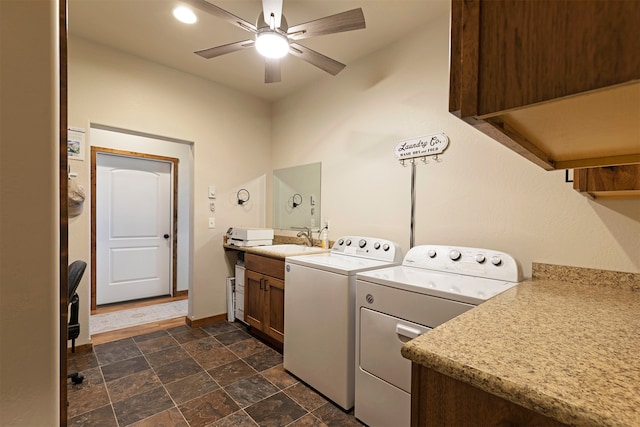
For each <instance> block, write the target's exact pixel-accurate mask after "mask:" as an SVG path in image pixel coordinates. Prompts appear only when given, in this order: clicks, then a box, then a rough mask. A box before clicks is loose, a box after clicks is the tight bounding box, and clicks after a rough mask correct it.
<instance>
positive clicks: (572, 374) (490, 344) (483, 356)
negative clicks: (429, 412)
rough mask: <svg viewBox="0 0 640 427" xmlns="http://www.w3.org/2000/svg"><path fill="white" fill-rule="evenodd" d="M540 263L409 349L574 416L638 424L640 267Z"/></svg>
mask: <svg viewBox="0 0 640 427" xmlns="http://www.w3.org/2000/svg"><path fill="white" fill-rule="evenodd" d="M533 267H534V268H533V272H534V273H533V279H532V280H531V281H527V282H523V283H521V284H519V285H518V286H515V287H513V288H511V289H509V290H507V291H506V292H503V293H502V294H500V295H498V296H496V297H494V298H492V299H490V300H489V301H486V302H485V303H483V304H481V305H480V306H478V307H476V308H474V309H472V310H470V311H468V312H466V313H464V314H462V315H461V316H458V317H457V318H455V319H453V320H451V321H449V322H447V323H445V324H443V325H441V326H439V327H437V328H435V329H434V330H432V331H430V332H428V333H426V334H424V335H422V336H420V337H418V338H416V339H414V340H412V341H410V342H408V343H407V344H405V345H404V346H403V348H402V355H403V356H404V357H406V358H407V359H410V360H412V361H414V362H416V363H419V364H421V365H423V366H426V367H428V368H432V369H434V370H436V371H438V372H440V373H442V374H445V375H448V376H450V377H452V378H455V379H457V380H459V381H462V382H465V383H468V384H470V385H472V386H474V387H477V388H479V389H481V390H484V391H486V392H489V393H492V394H494V395H497V396H500V397H502V398H505V399H507V400H509V401H511V402H513V403H516V404H518V405H521V406H524V407H526V408H528V409H531V410H534V411H536V412H539V413H541V414H544V415H546V416H548V417H551V418H554V419H556V420H558V421H560V422H563V423H566V424H571V425H580V426H595V425H598V426H640V274H633V273H617V272H603V271H599V270H590V269H578V268H572V267H562V266H553V265H548V264H534V266H533Z"/></svg>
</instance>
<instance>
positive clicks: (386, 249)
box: [382, 243, 391, 252]
mask: <svg viewBox="0 0 640 427" xmlns="http://www.w3.org/2000/svg"><path fill="white" fill-rule="evenodd" d="M390 248H391V246H389V244H388V243H385V244H384V245H382V250H383V251H385V252H387V251H388V250H389V249H390Z"/></svg>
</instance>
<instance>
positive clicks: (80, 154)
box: [67, 128, 85, 160]
mask: <svg viewBox="0 0 640 427" xmlns="http://www.w3.org/2000/svg"><path fill="white" fill-rule="evenodd" d="M84 133H85V132H84V129H82V128H69V129H67V155H68V157H69V158H70V159H73V160H84Z"/></svg>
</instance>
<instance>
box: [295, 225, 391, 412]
mask: <svg viewBox="0 0 640 427" xmlns="http://www.w3.org/2000/svg"><path fill="white" fill-rule="evenodd" d="M401 262H402V249H401V248H400V246H399V245H398V244H396V243H395V242H392V241H389V240H385V239H379V238H373V237H361V236H345V237H341V238H340V239H338V240H337V241H336V242H335V243H334V245H333V247H332V248H331V251H329V252H325V253H320V254H311V255H302V256H291V257H287V258H286V259H285V293H284V361H283V365H284V368H285V369H286V370H287V371H289V372H290V373H292V374H293V375H295V376H296V377H298V378H300V379H301V380H302V381H303V382H305V383H307V384H308V385H309V386H311V387H312V388H314V389H315V390H317V391H318V392H320V393H321V394H323V395H324V396H325V397H327V398H328V399H330V400H332V401H333V402H334V403H336V404H337V405H339V406H341V407H342V408H343V409H345V410H348V409H351V408H352V407H353V401H354V387H355V377H354V370H355V298H356V274H357V273H359V272H363V271H369V270H373V269H376V268H384V267H389V266H392V265H400V263H401Z"/></svg>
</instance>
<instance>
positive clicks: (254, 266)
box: [244, 253, 284, 280]
mask: <svg viewBox="0 0 640 427" xmlns="http://www.w3.org/2000/svg"><path fill="white" fill-rule="evenodd" d="M244 267H245V268H246V269H248V270H253V271H256V272H259V273H262V274H266V275H267V276H271V277H275V278H277V279H281V280H284V260H281V259H275V258H269V257H265V256H260V255H254V254H249V253H248V254H246V255H245V257H244Z"/></svg>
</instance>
